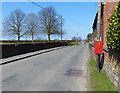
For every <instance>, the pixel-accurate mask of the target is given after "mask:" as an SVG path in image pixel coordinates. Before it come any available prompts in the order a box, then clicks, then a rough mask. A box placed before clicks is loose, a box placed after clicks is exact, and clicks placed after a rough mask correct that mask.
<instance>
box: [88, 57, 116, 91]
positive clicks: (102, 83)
mask: <svg viewBox="0 0 120 93" xmlns="http://www.w3.org/2000/svg"><path fill="white" fill-rule="evenodd" d="M89 67H90V86H91V90H92V91H116V92H117V89H116V87H115V86H114V85H113V84H112V83H111V81H110V80H109V78H108V77H107V76H106V73H105V72H104V71H103V70H101V72H100V73H99V72H98V70H97V68H96V61H95V60H94V59H93V58H91V59H90V63H89Z"/></svg>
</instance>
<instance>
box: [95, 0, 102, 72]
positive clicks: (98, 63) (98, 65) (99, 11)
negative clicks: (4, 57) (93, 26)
mask: <svg viewBox="0 0 120 93" xmlns="http://www.w3.org/2000/svg"><path fill="white" fill-rule="evenodd" d="M97 19H98V20H97V40H99V41H100V40H101V36H100V32H101V31H100V26H101V0H98V18H97ZM100 55H101V54H97V55H96V56H97V67H98V71H99V73H100V70H101V62H100V60H101V56H100Z"/></svg>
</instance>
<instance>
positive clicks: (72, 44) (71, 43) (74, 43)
mask: <svg viewBox="0 0 120 93" xmlns="http://www.w3.org/2000/svg"><path fill="white" fill-rule="evenodd" d="M68 45H69V46H77V45H81V44H80V43H77V42H68Z"/></svg>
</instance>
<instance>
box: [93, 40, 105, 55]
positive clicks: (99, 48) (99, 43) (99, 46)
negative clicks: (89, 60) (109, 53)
mask: <svg viewBox="0 0 120 93" xmlns="http://www.w3.org/2000/svg"><path fill="white" fill-rule="evenodd" d="M94 43H95V47H94V52H95V54H102V53H103V42H102V41H95V42H94Z"/></svg>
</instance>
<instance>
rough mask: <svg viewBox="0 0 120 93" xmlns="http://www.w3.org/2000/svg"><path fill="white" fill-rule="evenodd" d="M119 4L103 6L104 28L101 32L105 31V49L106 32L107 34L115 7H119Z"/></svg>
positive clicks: (110, 3) (108, 3)
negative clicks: (109, 20)
mask: <svg viewBox="0 0 120 93" xmlns="http://www.w3.org/2000/svg"><path fill="white" fill-rule="evenodd" d="M117 4H118V3H117V2H106V4H104V6H103V18H102V28H101V30H102V31H103V32H102V34H103V37H102V40H103V43H104V49H107V46H106V32H107V26H108V23H107V22H108V21H107V20H108V19H109V18H110V17H111V15H112V14H113V12H114V10H115V6H116V5H117Z"/></svg>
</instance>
